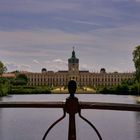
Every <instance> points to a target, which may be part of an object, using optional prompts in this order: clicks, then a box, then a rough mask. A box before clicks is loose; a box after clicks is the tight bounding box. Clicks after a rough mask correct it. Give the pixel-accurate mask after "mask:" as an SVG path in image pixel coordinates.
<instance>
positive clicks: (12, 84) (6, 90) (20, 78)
mask: <svg viewBox="0 0 140 140" xmlns="http://www.w3.org/2000/svg"><path fill="white" fill-rule="evenodd" d="M27 82H28V79H27V77H26V75H24V74H18V75H17V76H16V78H4V77H0V96H6V95H8V94H50V93H51V89H50V88H49V87H48V86H27Z"/></svg>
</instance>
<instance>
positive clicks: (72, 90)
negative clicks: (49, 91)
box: [68, 80, 77, 97]
mask: <svg viewBox="0 0 140 140" xmlns="http://www.w3.org/2000/svg"><path fill="white" fill-rule="evenodd" d="M76 89H77V84H76V82H75V81H74V80H70V81H69V83H68V91H69V93H70V97H74V94H75V92H76Z"/></svg>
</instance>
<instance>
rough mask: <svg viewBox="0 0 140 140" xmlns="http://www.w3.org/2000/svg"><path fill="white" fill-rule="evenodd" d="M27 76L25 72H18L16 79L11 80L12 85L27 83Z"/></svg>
mask: <svg viewBox="0 0 140 140" xmlns="http://www.w3.org/2000/svg"><path fill="white" fill-rule="evenodd" d="M27 82H28V78H27V76H26V75H25V74H18V75H17V77H16V79H14V80H13V81H12V84H13V85H27Z"/></svg>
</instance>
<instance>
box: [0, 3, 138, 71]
mask: <svg viewBox="0 0 140 140" xmlns="http://www.w3.org/2000/svg"><path fill="white" fill-rule="evenodd" d="M139 44H140V0H0V60H1V61H2V62H4V63H5V65H6V66H7V68H8V71H13V70H28V71H36V72H39V71H40V70H41V68H42V67H45V68H47V70H55V71H57V70H67V59H68V58H69V57H71V52H72V47H73V46H75V51H76V56H77V57H78V58H79V59H80V69H82V70H90V71H99V70H100V68H102V67H104V68H106V70H107V71H109V72H113V71H119V72H128V71H134V65H133V61H132V51H133V50H134V48H135V46H137V45H139Z"/></svg>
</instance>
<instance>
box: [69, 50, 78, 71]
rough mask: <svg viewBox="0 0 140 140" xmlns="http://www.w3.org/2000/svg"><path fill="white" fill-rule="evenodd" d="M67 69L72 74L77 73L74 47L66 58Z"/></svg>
mask: <svg viewBox="0 0 140 140" xmlns="http://www.w3.org/2000/svg"><path fill="white" fill-rule="evenodd" d="M68 70H69V73H72V74H78V73H79V59H77V58H76V55H75V50H74V47H73V51H72V56H71V58H69V59H68Z"/></svg>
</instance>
